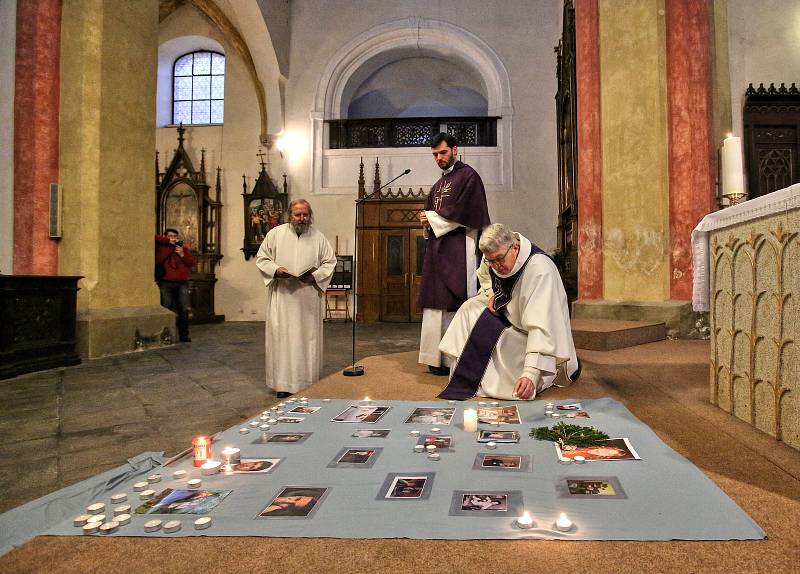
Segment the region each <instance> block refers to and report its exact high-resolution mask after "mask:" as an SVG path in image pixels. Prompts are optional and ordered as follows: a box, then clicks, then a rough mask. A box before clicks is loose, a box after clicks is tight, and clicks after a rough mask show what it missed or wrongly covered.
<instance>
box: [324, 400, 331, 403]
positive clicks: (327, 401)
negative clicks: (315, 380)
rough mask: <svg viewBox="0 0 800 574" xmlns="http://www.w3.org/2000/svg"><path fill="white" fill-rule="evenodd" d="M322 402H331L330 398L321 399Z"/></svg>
mask: <svg viewBox="0 0 800 574" xmlns="http://www.w3.org/2000/svg"><path fill="white" fill-rule="evenodd" d="M322 402H323V403H329V402H331V400H330V399H322Z"/></svg>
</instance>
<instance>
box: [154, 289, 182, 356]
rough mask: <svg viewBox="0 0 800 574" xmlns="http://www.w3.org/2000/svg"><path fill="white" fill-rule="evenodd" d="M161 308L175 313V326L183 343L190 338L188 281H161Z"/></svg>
mask: <svg viewBox="0 0 800 574" xmlns="http://www.w3.org/2000/svg"><path fill="white" fill-rule="evenodd" d="M158 288H159V290H160V291H161V306H162V307H166V308H167V309H169V310H170V311H172V312H173V313H175V315H176V318H175V325H176V327H177V328H178V338H180V340H181V341H183V340H184V339H188V338H189V286H188V285H187V284H186V281H161V282H159V284H158Z"/></svg>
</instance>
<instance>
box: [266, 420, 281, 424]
mask: <svg viewBox="0 0 800 574" xmlns="http://www.w3.org/2000/svg"><path fill="white" fill-rule="evenodd" d="M277 422H278V419H269V420H268V421H267V423H268V424H271V425H274V424H275V423H277Z"/></svg>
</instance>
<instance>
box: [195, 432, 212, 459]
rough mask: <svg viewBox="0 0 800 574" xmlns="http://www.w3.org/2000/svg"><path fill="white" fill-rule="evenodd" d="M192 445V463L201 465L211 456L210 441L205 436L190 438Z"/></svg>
mask: <svg viewBox="0 0 800 574" xmlns="http://www.w3.org/2000/svg"><path fill="white" fill-rule="evenodd" d="M192 447H194V465H195V466H203V464H204V463H205V462H206V461H207V460H208V459H209V458H211V441H210V440H208V437H206V436H198V437H195V438H193V439H192Z"/></svg>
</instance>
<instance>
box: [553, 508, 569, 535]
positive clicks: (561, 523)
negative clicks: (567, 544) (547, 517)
mask: <svg viewBox="0 0 800 574" xmlns="http://www.w3.org/2000/svg"><path fill="white" fill-rule="evenodd" d="M556 528H557V529H558V530H560V531H561V532H567V531H568V530H569V529H571V528H572V521H571V520H570V519H569V518H567V515H566V514H564V513H563V512H562V513H561V514H560V515H559V516H558V520H556Z"/></svg>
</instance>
